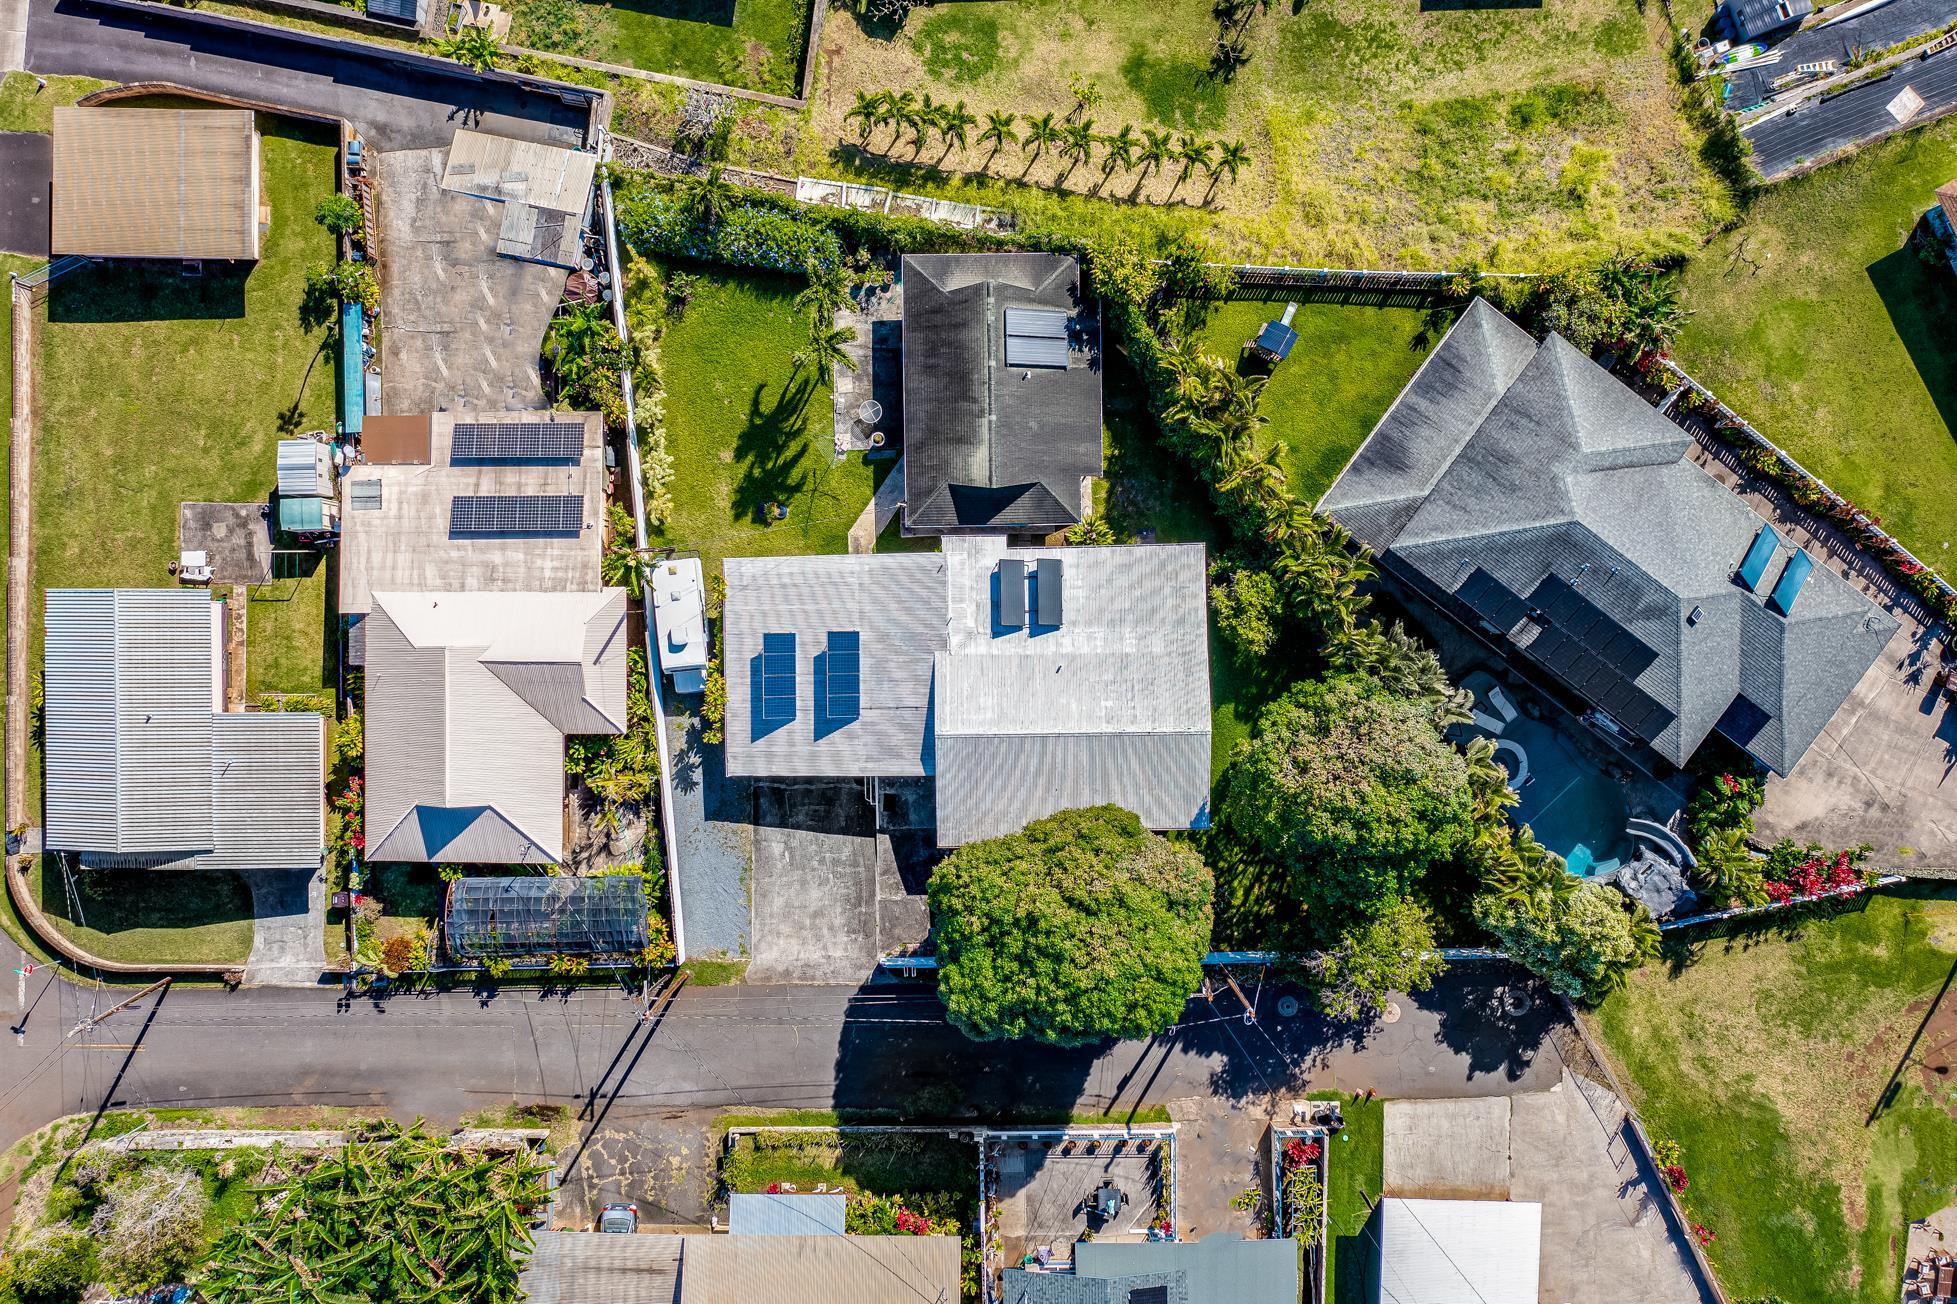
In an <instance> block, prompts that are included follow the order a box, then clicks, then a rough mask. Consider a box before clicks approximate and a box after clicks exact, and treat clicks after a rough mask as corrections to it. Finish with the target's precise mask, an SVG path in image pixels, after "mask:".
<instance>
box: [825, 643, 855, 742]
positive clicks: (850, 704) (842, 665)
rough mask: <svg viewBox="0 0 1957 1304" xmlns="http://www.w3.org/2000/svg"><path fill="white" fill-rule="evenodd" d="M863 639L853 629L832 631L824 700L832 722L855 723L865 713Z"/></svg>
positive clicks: (826, 668) (826, 666) (826, 667)
mask: <svg viewBox="0 0 1957 1304" xmlns="http://www.w3.org/2000/svg"><path fill="white" fill-rule="evenodd" d="M862 653H863V636H862V635H861V634H859V633H858V632H857V631H855V630H853V629H832V630H830V631H829V656H828V660H827V662H826V665H825V669H824V674H823V678H824V679H825V681H826V683H825V684H824V686H823V700H824V702H825V704H826V706H827V713H828V716H829V718H830V719H831V720H854V719H855V718H856V717H857V716H859V715H861V714H862V713H863V656H862Z"/></svg>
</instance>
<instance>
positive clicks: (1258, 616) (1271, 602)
mask: <svg viewBox="0 0 1957 1304" xmlns="http://www.w3.org/2000/svg"><path fill="white" fill-rule="evenodd" d="M1210 611H1211V612H1212V613H1213V614H1214V615H1215V616H1216V628H1217V630H1218V632H1219V633H1221V634H1222V635H1223V639H1224V641H1225V642H1226V643H1228V644H1229V645H1230V650H1231V651H1232V652H1234V653H1235V654H1236V655H1237V656H1238V657H1240V658H1242V659H1243V660H1245V661H1255V660H1257V659H1258V658H1260V657H1263V656H1267V655H1269V653H1270V651H1271V649H1272V648H1274V647H1276V646H1277V639H1278V622H1279V621H1280V620H1281V619H1282V618H1283V615H1284V600H1283V599H1282V598H1281V597H1279V595H1278V590H1277V581H1275V580H1273V579H1272V578H1271V577H1270V575H1269V574H1268V573H1267V572H1264V571H1261V570H1245V569H1233V568H1231V567H1230V566H1228V565H1227V564H1225V563H1223V562H1218V563H1217V564H1216V565H1214V566H1212V567H1210Z"/></svg>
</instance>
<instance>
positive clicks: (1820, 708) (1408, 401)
mask: <svg viewBox="0 0 1957 1304" xmlns="http://www.w3.org/2000/svg"><path fill="white" fill-rule="evenodd" d="M1691 443H1692V437H1691V436H1690V435H1689V434H1687V433H1686V432H1685V431H1684V430H1681V429H1680V428H1678V427H1677V426H1675V425H1673V424H1672V423H1671V422H1669V421H1667V420H1666V419H1665V418H1664V417H1662V416H1660V415H1659V414H1658V412H1657V411H1656V410H1655V409H1654V408H1652V407H1651V406H1649V405H1648V404H1646V403H1645V402H1644V401H1643V400H1642V399H1640V398H1639V397H1638V396H1637V395H1635V394H1633V393H1632V392H1631V391H1630V390H1628V389H1627V388H1625V387H1624V386H1623V385H1622V384H1620V383H1619V382H1618V381H1617V380H1615V379H1614V378H1612V377H1611V376H1610V375H1609V373H1607V372H1605V371H1604V370H1603V369H1602V368H1600V367H1598V366H1597V365H1596V364H1595V363H1593V362H1591V361H1590V359H1588V358H1586V357H1585V356H1584V355H1583V354H1582V353H1580V352H1578V351H1577V350H1576V349H1575V348H1573V347H1571V345H1570V344H1569V343H1567V342H1566V341H1565V340H1563V339H1562V338H1561V337H1560V336H1556V335H1551V336H1550V337H1549V338H1548V339H1547V340H1545V341H1543V342H1542V343H1541V344H1537V343H1536V341H1535V340H1534V339H1533V338H1531V337H1530V335H1529V334H1528V332H1526V331H1524V330H1523V329H1522V328H1521V327H1519V326H1517V325H1515V324H1514V323H1513V322H1511V321H1510V320H1509V319H1508V318H1506V317H1504V316H1503V315H1502V314H1501V313H1500V312H1498V311H1496V310H1495V309H1494V308H1491V307H1489V306H1488V305H1487V304H1486V303H1483V302H1481V301H1480V300H1477V301H1475V302H1474V303H1473V304H1471V305H1470V306H1469V308H1468V310H1467V311H1466V312H1465V313H1463V314H1462V317H1461V320H1460V321H1458V322H1456V323H1455V325H1454V328H1453V329H1452V330H1450V331H1449V332H1448V334H1447V338H1446V339H1444V340H1443V341H1442V342H1441V343H1440V345H1439V346H1438V347H1436V348H1435V350H1434V352H1433V354H1432V355H1431V356H1430V357H1429V358H1428V359H1427V360H1426V362H1424V363H1422V364H1421V367H1420V370H1419V371H1418V372H1416V373H1415V374H1414V378H1413V380H1412V381H1410V382H1409V383H1408V385H1407V387H1406V389H1405V390H1404V391H1402V392H1401V394H1400V397H1399V398H1398V399H1396V400H1395V401H1394V404H1393V406H1392V407H1391V408H1390V409H1388V411H1387V413H1386V415H1385V416H1384V417H1383V418H1381V420H1380V423H1379V425H1378V426H1377V427H1376V428H1375V429H1374V430H1373V433H1372V434H1371V435H1370V436H1369V437H1368V438H1367V440H1366V442H1365V443H1364V444H1362V445H1360V447H1359V451H1358V452H1357V453H1355V454H1354V455H1353V458H1352V461H1351V462H1349V463H1348V464H1347V465H1346V468H1345V470H1344V471H1343V472H1341V473H1340V475H1339V478H1338V479H1337V480H1336V481H1335V482H1334V483H1333V485H1332V487H1331V488H1330V489H1329V490H1327V491H1326V494H1325V497H1324V498H1323V499H1322V500H1321V501H1320V504H1319V506H1320V507H1321V508H1322V509H1323V510H1324V511H1326V512H1327V513H1329V514H1330V515H1331V516H1332V517H1334V518H1335V519H1336V520H1338V522H1339V523H1340V524H1342V525H1344V526H1345V527H1346V528H1347V529H1348V530H1350V531H1351V532H1352V534H1353V536H1354V537H1355V538H1357V539H1359V540H1360V541H1361V542H1363V543H1364V544H1365V545H1366V546H1367V547H1369V548H1371V549H1372V550H1373V552H1374V553H1375V554H1377V555H1378V557H1379V559H1380V564H1381V568H1382V570H1383V571H1384V572H1385V574H1386V575H1387V576H1389V577H1390V578H1392V579H1394V580H1396V581H1398V582H1399V583H1401V584H1402V585H1404V586H1405V587H1407V588H1409V589H1411V590H1413V591H1414V592H1416V593H1418V594H1420V595H1421V596H1422V597H1423V598H1425V599H1426V600H1428V601H1430V602H1432V603H1433V604H1435V605H1436V606H1438V607H1439V608H1440V609H1441V610H1443V611H1445V612H1446V613H1447V614H1449V615H1450V616H1452V617H1454V618H1455V619H1456V620H1457V621H1459V622H1460V623H1461V624H1462V625H1464V626H1466V627H1467V628H1469V629H1470V630H1473V631H1475V632H1476V633H1477V634H1479V635H1480V637H1481V638H1482V639H1483V640H1484V641H1485V642H1488V643H1490V644H1492V645H1493V646H1495V647H1497V648H1498V649H1500V650H1501V651H1502V653H1503V654H1504V655H1505V656H1506V657H1508V658H1509V660H1510V661H1511V662H1512V663H1514V664H1516V665H1517V666H1518V667H1519V668H1522V669H1524V670H1525V671H1527V672H1528V673H1529V674H1530V675H1531V676H1532V678H1534V679H1536V680H1537V681H1539V682H1546V683H1549V684H1553V685H1554V686H1556V687H1557V688H1558V689H1560V690H1561V692H1562V693H1563V695H1565V696H1566V697H1567V698H1574V699H1577V700H1579V701H1581V702H1582V703H1584V704H1586V705H1587V707H1588V708H1589V709H1588V710H1587V712H1586V713H1585V718H1586V719H1587V720H1588V721H1590V722H1591V723H1592V724H1594V725H1595V726H1597V727H1598V728H1599V730H1601V731H1602V732H1603V733H1605V734H1608V735H1610V736H1613V737H1615V738H1616V739H1618V740H1619V741H1620V742H1621V743H1623V744H1624V745H1625V746H1626V749H1627V750H1628V751H1629V752H1630V753H1631V754H1632V755H1633V756H1636V757H1639V758H1640V759H1641V760H1643V761H1644V762H1645V763H1646V764H1647V765H1651V766H1653V767H1654V768H1655V767H1656V761H1658V760H1662V761H1664V762H1669V763H1670V764H1671V765H1683V764H1685V762H1686V761H1687V760H1688V759H1689V758H1690V757H1691V755H1692V753H1693V752H1695V751H1696V750H1698V747H1699V744H1700V743H1702V742H1704V741H1705V739H1706V736H1707V735H1708V734H1710V733H1712V732H1713V731H1714V730H1715V729H1716V730H1718V731H1719V732H1720V733H1721V734H1723V735H1725V736H1726V737H1727V738H1729V739H1731V740H1732V741H1733V742H1734V743H1737V744H1738V745H1739V746H1741V747H1743V748H1745V749H1746V750H1747V751H1748V752H1750V753H1751V754H1752V755H1753V756H1754V757H1755V758H1757V759H1758V760H1759V761H1760V762H1761V763H1762V764H1764V765H1766V766H1767V767H1768V768H1770V769H1772V770H1774V771H1776V772H1777V773H1780V774H1785V773H1787V772H1788V771H1789V770H1790V769H1792V768H1793V766H1794V764H1795V762H1797V761H1799V760H1800V758H1801V754H1802V753H1803V752H1805V751H1806V750H1807V748H1808V745H1809V744H1811V743H1812V742H1813V741H1814V740H1815V738H1816V736H1817V735H1819V734H1820V732H1821V730H1822V728H1823V726H1825V725H1826V724H1827V723H1828V720H1829V718H1830V717H1832V716H1833V715H1834V713H1835V711H1836V709H1837V708H1838V707H1840V706H1841V704H1842V701H1843V699H1844V698H1846V697H1847V696H1848V694H1849V692H1850V690H1852V689H1853V688H1854V687H1855V684H1856V681H1857V680H1859V679H1860V678H1861V677H1862V674H1863V672H1864V671H1866V670H1867V669H1868V668H1869V666H1870V665H1871V664H1873V662H1874V661H1875V659H1876V657H1877V656H1878V655H1880V654H1881V652H1882V649H1883V646H1884V645H1885V644H1886V643H1887V642H1888V641H1889V637H1890V635H1891V634H1893V633H1894V632H1895V631H1896V621H1895V620H1894V619H1893V618H1892V617H1890V616H1889V615H1888V614H1887V613H1886V612H1884V611H1882V610H1880V609H1879V608H1877V607H1876V606H1875V605H1874V604H1873V603H1871V602H1870V601H1869V600H1868V599H1867V598H1866V597H1864V596H1863V595H1862V594H1861V593H1860V592H1859V591H1858V590H1856V589H1855V588H1853V587H1851V586H1850V585H1849V584H1848V582H1847V581H1846V580H1844V579H1842V578H1841V577H1840V576H1838V575H1836V574H1835V573H1834V572H1833V571H1831V570H1829V569H1828V568H1827V567H1825V566H1816V565H1815V564H1814V562H1813V559H1812V558H1810V557H1809V556H1808V555H1807V554H1806V553H1805V552H1803V551H1802V550H1801V549H1800V548H1799V547H1797V546H1795V545H1793V544H1792V543H1790V542H1789V541H1787V540H1785V539H1783V538H1781V537H1780V536H1779V534H1778V533H1776V531H1775V530H1774V528H1773V527H1772V526H1771V525H1770V524H1768V522H1767V521H1766V520H1764V519H1763V518H1762V517H1760V516H1759V515H1758V514H1757V513H1755V512H1754V511H1753V510H1752V509H1751V508H1750V507H1748V506H1747V505H1746V503H1745V502H1743V501H1742V500H1741V499H1740V498H1738V497H1737V496H1735V495H1734V494H1732V493H1730V492H1728V491H1727V490H1726V489H1725V488H1724V487H1723V486H1722V485H1720V484H1719V483H1718V482H1717V481H1716V480H1714V479H1713V478H1712V477H1711V476H1709V475H1707V474H1705V472H1703V471H1701V470H1700V469H1699V468H1698V467H1697V466H1695V465H1694V464H1693V463H1692V462H1690V461H1689V460H1687V459H1686V456H1685V454H1686V451H1687V449H1688V448H1689V447H1690V446H1691Z"/></svg>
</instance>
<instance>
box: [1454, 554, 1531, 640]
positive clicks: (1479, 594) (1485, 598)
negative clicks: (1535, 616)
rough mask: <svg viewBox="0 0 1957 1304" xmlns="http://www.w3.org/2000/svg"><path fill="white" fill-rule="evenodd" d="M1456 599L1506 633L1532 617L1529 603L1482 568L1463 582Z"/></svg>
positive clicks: (1476, 569) (1473, 572) (1478, 568)
mask: <svg viewBox="0 0 1957 1304" xmlns="http://www.w3.org/2000/svg"><path fill="white" fill-rule="evenodd" d="M1454 596H1455V597H1457V598H1459V599H1461V600H1462V601H1463V602H1465V603H1467V604H1468V606H1469V607H1470V608H1472V609H1473V610H1474V612H1475V614H1476V615H1478V616H1480V617H1481V618H1482V619H1483V620H1485V621H1487V622H1488V623H1489V625H1491V626H1492V627H1494V628H1495V629H1498V630H1500V631H1501V632H1502V633H1504V634H1506V633H1508V631H1510V630H1511V629H1514V628H1515V626H1516V622H1517V621H1519V620H1521V619H1522V618H1523V617H1524V616H1526V615H1528V614H1529V604H1528V603H1526V602H1524V601H1523V600H1522V599H1521V598H1518V597H1517V596H1515V594H1514V593H1512V592H1510V591H1509V588H1508V586H1507V585H1505V584H1503V583H1502V582H1501V581H1500V580H1498V579H1496V578H1495V577H1494V576H1493V575H1490V574H1489V573H1488V572H1487V571H1485V570H1483V569H1481V568H1480V567H1479V566H1477V567H1475V569H1474V570H1473V571H1471V572H1469V574H1468V578H1467V579H1465V580H1463V581H1462V582H1461V587H1460V588H1458V589H1456V590H1455V591H1454Z"/></svg>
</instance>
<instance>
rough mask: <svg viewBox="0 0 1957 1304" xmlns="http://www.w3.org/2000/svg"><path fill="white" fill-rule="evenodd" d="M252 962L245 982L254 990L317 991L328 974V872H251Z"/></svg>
mask: <svg viewBox="0 0 1957 1304" xmlns="http://www.w3.org/2000/svg"><path fill="white" fill-rule="evenodd" d="M243 877H244V880H245V883H246V885H247V886H249V887H250V888H251V911H252V921H251V956H250V958H249V959H247V960H246V961H245V982H246V983H248V984H250V985H252V986H255V987H314V986H317V985H318V984H319V978H320V974H321V972H322V971H324V970H325V968H326V940H325V934H324V931H323V930H324V929H325V927H326V924H325V920H326V874H325V871H323V870H313V871H311V872H308V871H306V870H303V869H248V870H245V871H244V873H243Z"/></svg>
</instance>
